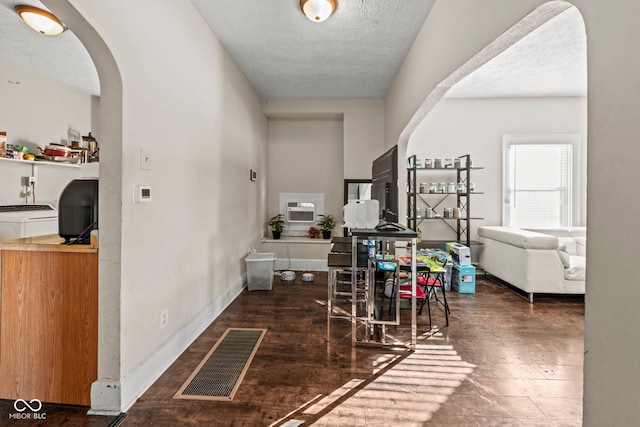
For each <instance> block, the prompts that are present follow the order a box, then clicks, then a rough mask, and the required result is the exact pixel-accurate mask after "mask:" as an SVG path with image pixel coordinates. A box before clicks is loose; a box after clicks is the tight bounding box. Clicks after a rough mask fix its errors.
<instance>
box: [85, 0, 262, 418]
mask: <svg viewBox="0 0 640 427" xmlns="http://www.w3.org/2000/svg"><path fill="white" fill-rule="evenodd" d="M73 4H74V6H75V7H77V8H78V10H79V11H80V13H81V14H82V15H83V16H84V17H85V19H86V20H87V21H88V22H89V23H90V24H91V25H92V26H93V28H95V30H96V31H97V32H98V33H99V35H100V36H101V37H102V39H103V40H104V42H105V43H106V45H107V46H108V49H109V51H110V53H111V54H112V55H113V57H114V58H115V61H116V63H117V65H118V68H119V72H120V75H121V79H122V105H121V108H122V109H121V114H122V146H121V150H122V155H121V157H118V154H117V153H118V150H120V148H119V147H118V146H110V145H109V144H106V145H107V146H106V147H105V144H103V146H102V147H101V154H103V153H105V152H106V154H107V155H106V156H105V157H106V159H104V160H103V159H102V158H101V160H103V161H101V188H103V187H104V188H105V189H106V190H107V191H108V192H109V193H111V194H114V195H118V194H121V197H120V200H119V201H117V202H116V203H113V204H110V205H109V207H108V208H105V209H106V211H103V210H101V215H103V214H104V215H105V216H109V215H110V214H111V215H113V216H114V217H115V218H117V217H119V216H121V218H122V220H121V223H120V224H115V223H114V224H110V227H109V228H108V229H107V230H114V231H115V230H118V227H120V226H121V229H122V231H121V236H120V241H121V247H122V249H121V255H120V256H118V255H117V253H118V252H117V246H118V244H119V242H118V240H117V239H109V240H108V241H107V242H106V243H104V242H105V240H103V244H101V247H100V251H101V253H104V252H106V253H108V254H109V256H110V257H111V256H116V257H117V258H115V259H110V258H108V262H107V260H105V259H104V258H103V257H102V255H101V269H102V268H103V267H105V268H114V267H115V268H119V270H120V275H119V277H115V276H113V275H110V276H109V277H108V279H109V282H108V283H104V282H103V281H102V280H101V283H100V286H112V285H113V283H112V281H114V280H117V279H119V292H118V290H113V292H112V294H114V295H115V296H116V297H118V296H119V298H120V301H118V300H115V301H113V302H111V303H109V302H106V301H104V300H101V305H102V304H111V305H113V304H116V305H117V306H118V307H119V310H118V307H110V306H107V307H106V308H105V309H104V310H103V311H104V312H105V313H106V316H114V318H112V319H109V320H108V321H110V323H112V324H114V325H119V329H120V334H119V341H120V342H119V343H117V342H114V343H112V346H115V347H116V348H117V346H118V345H119V346H120V351H119V353H117V354H113V351H112V350H110V349H109V348H107V347H108V343H106V342H101V347H100V353H101V361H102V362H101V365H100V370H101V372H99V375H101V376H102V375H105V373H107V374H111V373H112V372H111V371H112V370H113V369H114V368H115V369H117V372H116V373H115V374H116V375H117V376H118V377H117V378H113V377H110V378H109V377H106V375H105V376H104V377H103V378H101V381H102V382H103V383H105V384H106V383H108V382H109V381H111V382H112V383H114V384H115V385H114V386H111V387H110V386H108V385H107V386H105V387H104V388H102V391H103V392H104V393H110V392H112V391H111V390H113V389H114V388H118V389H120V388H119V387H120V386H118V382H120V383H121V390H122V392H121V393H122V401H121V402H120V407H121V408H123V409H124V408H126V407H128V405H130V404H132V403H133V401H134V399H135V398H136V397H137V396H138V395H139V394H140V393H142V392H143V391H144V389H145V388H146V387H147V386H149V385H150V384H151V383H152V382H153V381H154V380H155V377H157V376H158V375H159V374H160V373H161V372H162V371H163V370H164V369H165V368H166V367H167V366H168V365H169V364H170V363H171V362H172V361H173V359H174V358H176V357H177V356H178V355H179V354H180V353H181V352H182V350H183V349H184V348H185V347H186V345H188V344H189V342H190V341H191V340H192V339H194V338H195V337H196V336H197V334H198V333H199V331H200V330H201V328H204V327H206V325H207V324H208V323H209V322H210V321H211V320H212V318H214V317H215V316H216V315H217V313H219V311H220V310H221V309H223V308H224V306H225V305H226V304H227V303H228V302H229V301H230V300H231V299H232V298H233V297H234V296H235V295H236V293H237V292H239V291H240V289H241V286H242V284H243V280H244V276H243V275H244V273H245V263H244V256H245V255H246V254H247V253H248V251H249V248H250V247H251V246H253V247H257V245H258V243H259V240H260V237H261V233H260V231H261V224H262V221H263V218H264V217H265V215H266V213H265V212H266V209H265V203H266V179H265V177H266V175H262V174H261V176H260V178H259V179H258V180H257V181H254V182H253V181H250V180H249V170H250V169H254V170H257V171H266V170H267V121H266V118H265V117H264V114H263V113H262V103H261V100H260V98H259V96H258V94H257V93H256V92H255V90H254V89H253V88H252V87H251V85H250V84H249V82H248V81H247V80H246V78H245V77H244V75H243V74H242V73H241V72H240V70H239V69H238V67H237V65H236V64H235V63H234V62H233V60H232V59H231V58H230V57H229V55H228V54H227V52H226V51H225V50H224V48H223V47H222V45H221V44H220V43H219V41H218V40H217V39H216V38H215V37H214V36H213V35H212V32H211V30H210V29H209V28H208V26H207V25H206V24H205V23H204V21H203V20H202V18H201V17H200V15H199V14H198V13H197V11H196V10H195V8H194V7H193V6H192V4H191V3H190V2H188V1H177V2H162V3H158V2H154V1H151V0H144V1H138V2H135V4H132V3H131V2H126V1H123V0H119V1H114V2H100V3H96V2H92V1H86V0H73ZM124 11H126V12H127V13H124ZM141 15H144V16H146V18H145V19H143V20H140V19H139V16H141ZM176 22H179V23H180V25H176ZM158 28H162V29H163V30H162V31H158ZM101 69H102V68H101V66H100V64H98V70H99V72H100V70H101ZM103 78H105V76H102V75H101V82H102V80H103ZM106 78H109V76H106ZM111 107H112V108H113V110H110V111H109V112H108V114H117V113H118V105H112V106H111ZM103 119H104V116H103ZM102 132H103V133H104V132H106V129H102ZM111 142H114V143H118V142H119V141H118V139H117V135H114V139H113V140H112V141H111ZM142 150H144V151H145V152H146V154H148V156H149V157H150V162H149V166H148V167H147V168H144V169H143V168H142V167H141V151H142ZM120 162H121V165H120V164H119V163H120ZM120 167H121V171H122V172H121V173H120V175H119V176H118V175H117V171H119V170H120ZM107 171H115V173H112V174H107V173H106V172H107ZM105 175H107V177H106V179H105ZM136 184H146V185H150V186H151V189H152V202H150V203H148V204H133V202H132V198H133V197H132V193H133V189H134V186H135V185H136ZM102 231H103V230H101V232H102ZM108 237H110V236H108ZM112 245H113V246H112ZM114 248H115V250H112V249H114ZM103 263H104V264H103ZM102 277H103V276H101V278H102ZM115 284H117V283H115ZM165 309H166V310H168V313H169V316H168V318H169V323H168V326H167V327H166V328H164V329H160V314H161V312H162V311H163V310H165ZM101 312H102V309H101ZM104 320H105V319H104V318H103V321H104ZM107 327H108V325H106V326H105V327H104V329H106V328H107ZM102 330H103V329H101V331H102ZM106 354H108V355H109V358H108V359H107V361H106V362H105V358H104V357H102V356H103V355H106ZM114 359H115V360H114ZM94 392H95V388H94ZM93 397H95V398H100V397H101V396H100V395H99V393H94V394H93ZM92 405H94V402H92ZM98 406H100V405H99V403H98ZM106 409H109V408H106ZM118 409H120V408H118Z"/></svg>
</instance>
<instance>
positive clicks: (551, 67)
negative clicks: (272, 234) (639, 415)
mask: <svg viewBox="0 0 640 427" xmlns="http://www.w3.org/2000/svg"><path fill="white" fill-rule="evenodd" d="M191 1H192V3H193V4H194V5H195V6H196V8H197V9H198V10H199V11H200V13H201V14H202V16H203V17H204V19H205V20H206V22H207V23H208V24H209V26H210V27H211V28H212V30H213V32H214V33H215V34H216V36H217V37H218V38H219V39H220V40H221V42H222V43H223V44H224V45H225V47H226V48H227V50H228V51H229V52H230V54H231V55H232V56H233V58H234V59H235V61H236V62H237V63H238V64H239V66H240V68H241V69H242V71H243V72H244V73H245V75H246V76H247V77H248V78H249V80H250V81H251V82H252V84H253V85H254V87H255V88H256V89H257V90H258V91H259V93H260V94H261V96H262V97H263V98H264V99H330V98H336V99H345V98H382V97H383V96H384V95H385V93H386V91H387V89H388V87H389V85H390V83H391V81H392V80H393V78H394V76H395V74H396V72H397V70H398V67H399V66H400V65H401V63H402V61H403V59H404V57H405V55H406V53H407V51H408V49H409V48H410V46H411V44H412V43H413V41H414V39H415V36H416V34H417V32H418V31H419V30H420V28H421V27H422V25H423V24H424V21H425V19H426V17H427V15H428V14H429V11H430V10H431V6H432V5H433V0H385V1H382V0H349V1H346V0H342V1H341V0H338V2H339V4H338V9H337V11H336V13H335V14H334V15H333V16H332V17H331V18H329V19H328V20H327V21H325V22H323V23H319V24H318V23H313V22H311V21H309V20H308V19H307V18H306V17H305V16H304V15H303V14H302V12H301V11H300V8H299V0H215V1H213V0H191ZM16 4H30V5H34V6H37V7H41V8H44V9H46V8H45V7H44V6H43V5H42V3H40V1H38V0H20V1H16V0H0V59H3V60H6V61H8V62H11V63H15V64H18V65H20V66H22V67H25V68H27V69H30V70H32V71H34V72H36V73H39V74H42V75H46V76H49V77H51V78H53V79H55V80H58V81H61V82H63V83H66V84H68V85H70V86H72V87H75V88H77V89H79V90H81V91H83V92H85V93H89V94H93V95H97V94H99V81H98V76H97V72H96V70H95V66H94V65H93V62H92V61H91V58H90V56H89V54H88V53H87V51H86V50H85V49H84V47H83V46H82V44H81V43H80V41H79V40H78V39H77V38H76V37H75V35H74V34H73V32H71V31H66V32H65V33H63V34H62V35H60V36H56V37H45V36H42V35H40V34H38V33H36V32H35V31H33V30H31V29H30V28H29V27H27V26H26V25H25V24H24V23H23V22H22V21H21V20H20V19H19V17H18V15H17V14H16V13H15V12H14V9H13V7H14V6H15V5H16ZM586 74H587V73H586V37H585V31H584V24H583V22H582V18H581V17H580V14H579V12H578V11H577V10H576V9H575V8H571V9H569V10H567V11H565V12H563V13H561V14H560V15H558V16H557V17H555V18H553V19H551V20H550V21H549V22H548V23H546V24H545V25H543V26H541V27H540V28H538V29H537V30H535V31H533V32H532V33H531V34H530V35H528V36H526V37H525V38H523V39H522V40H521V41H520V42H519V43H517V44H515V45H514V46H512V47H510V48H508V49H507V50H506V51H505V52H504V53H503V54H501V55H499V56H498V57H496V58H494V59H493V60H491V61H489V62H488V63H486V64H485V65H484V66H482V67H481V68H479V69H478V70H477V71H476V72H474V73H472V74H470V75H469V76H467V77H466V78H465V79H463V80H462V81H460V82H459V83H458V84H456V85H455V86H453V87H452V88H451V89H450V90H449V92H448V93H447V95H446V96H448V97H495V96H576V95H578V96H585V95H586V91H587V80H586ZM12 80H13V81H19V80H20V76H16V77H15V78H13V77H12Z"/></svg>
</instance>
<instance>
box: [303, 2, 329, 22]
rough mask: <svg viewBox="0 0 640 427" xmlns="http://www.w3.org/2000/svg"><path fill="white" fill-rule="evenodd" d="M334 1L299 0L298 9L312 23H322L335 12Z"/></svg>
mask: <svg viewBox="0 0 640 427" xmlns="http://www.w3.org/2000/svg"><path fill="white" fill-rule="evenodd" d="M337 7H338V4H337V3H336V0H300V9H302V12H303V13H304V14H305V15H306V16H307V18H309V19H310V20H311V21H313V22H322V21H325V20H326V19H327V18H329V17H330V16H331V15H332V14H333V12H335V11H336V8H337Z"/></svg>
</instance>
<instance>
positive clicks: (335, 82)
mask: <svg viewBox="0 0 640 427" xmlns="http://www.w3.org/2000/svg"><path fill="white" fill-rule="evenodd" d="M191 2H192V3H193V4H194V5H195V6H196V8H197V9H198V10H199V11H200V14H201V15H202V16H203V17H204V19H205V20H206V21H207V23H208V24H209V27H211V29H212V30H213V32H214V33H215V34H216V36H217V37H218V39H220V41H221V42H222V44H223V45H224V46H225V47H226V49H227V50H228V51H229V53H230V54H231V56H232V57H233V58H234V59H235V61H236V62H237V63H238V64H239V65H240V68H242V71H243V72H244V73H245V75H246V76H247V78H248V79H249V80H250V81H251V82H252V84H253V85H254V86H255V88H256V89H257V90H258V92H259V93H260V94H261V96H262V97H263V98H264V99H329V98H341V99H344V98H382V97H383V96H384V95H385V93H386V91H387V89H388V87H389V85H390V84H391V82H392V80H393V78H394V77H395V75H396V72H397V71H398V68H399V67H400V65H401V64H402V61H403V60H404V57H405V56H406V54H407V52H408V50H409V48H410V47H411V45H412V44H413V41H414V40H415V37H416V35H417V34H418V32H419V31H420V29H421V28H422V25H423V24H424V21H425V19H426V17H427V15H428V13H429V11H430V9H431V6H432V5H433V2H434V1H433V0H385V1H380V0H349V1H346V0H342V1H341V0H338V8H337V10H336V12H335V13H334V14H333V16H331V17H330V18H329V19H328V20H326V21H324V22H322V23H315V22H311V21H310V20H309V19H307V18H306V17H305V16H304V15H303V14H302V11H301V10H300V6H299V4H300V2H299V0H268V1H266V0H242V1H238V0H216V1H211V0H191Z"/></svg>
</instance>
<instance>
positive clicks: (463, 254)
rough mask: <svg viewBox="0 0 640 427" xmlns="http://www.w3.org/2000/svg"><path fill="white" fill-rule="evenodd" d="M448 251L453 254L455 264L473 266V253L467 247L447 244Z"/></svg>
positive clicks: (454, 243)
mask: <svg viewBox="0 0 640 427" xmlns="http://www.w3.org/2000/svg"><path fill="white" fill-rule="evenodd" d="M447 251H448V252H449V253H450V254H451V258H453V262H455V263H457V264H460V265H471V251H470V250H469V248H468V247H467V246H465V245H462V244H460V243H456V242H449V243H447Z"/></svg>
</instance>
